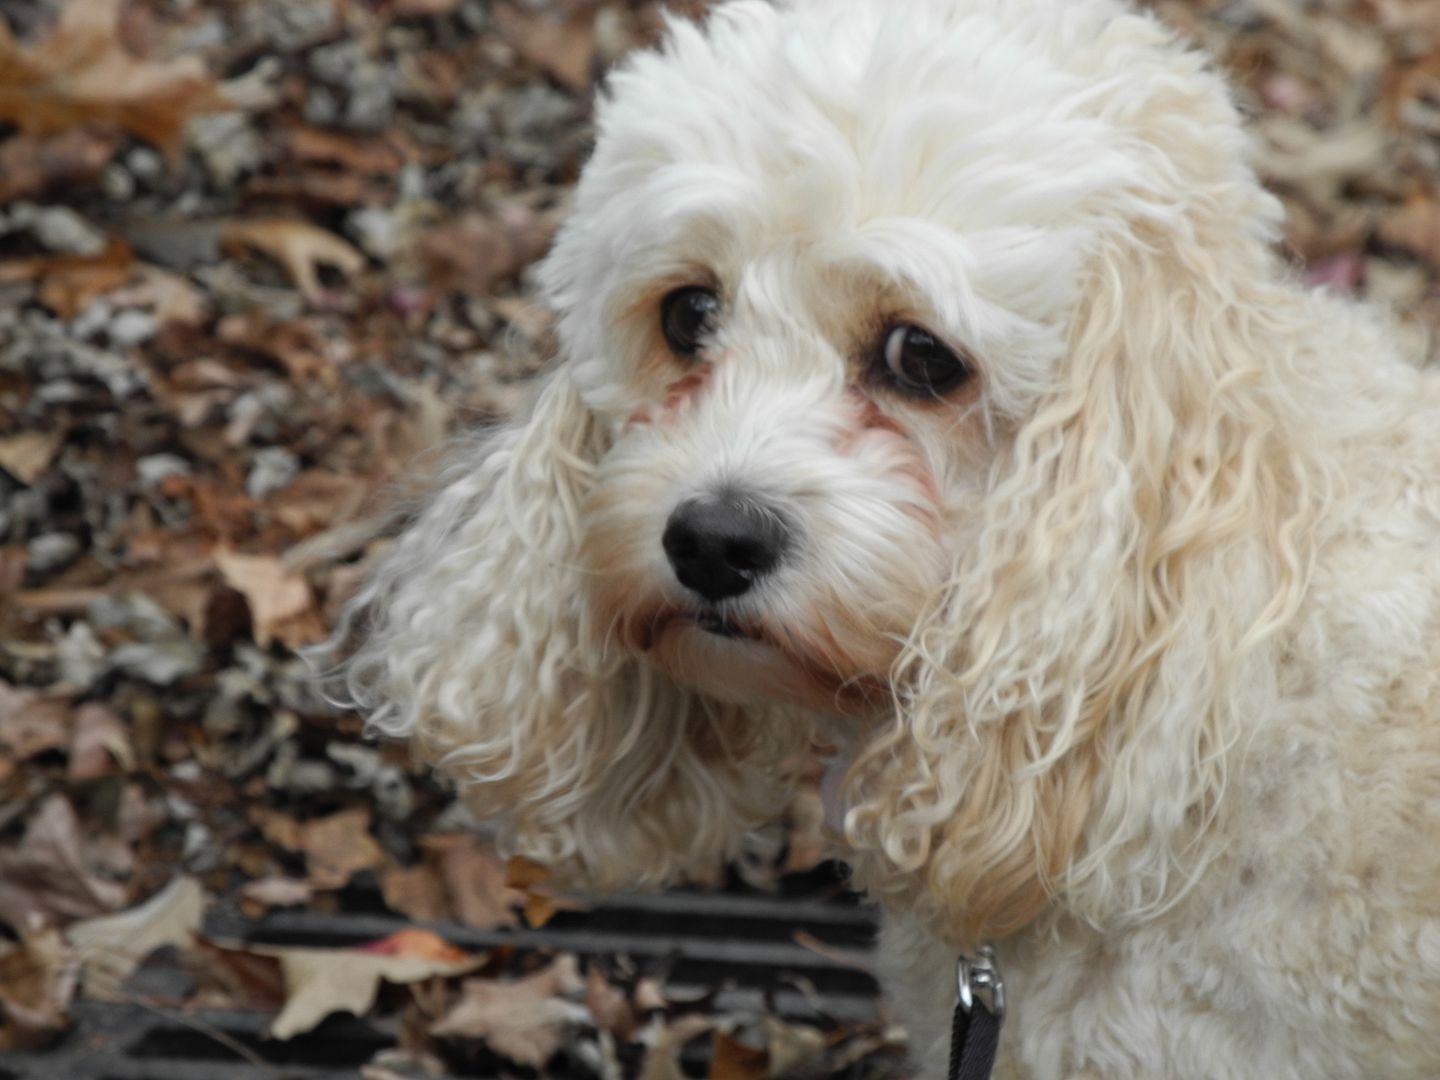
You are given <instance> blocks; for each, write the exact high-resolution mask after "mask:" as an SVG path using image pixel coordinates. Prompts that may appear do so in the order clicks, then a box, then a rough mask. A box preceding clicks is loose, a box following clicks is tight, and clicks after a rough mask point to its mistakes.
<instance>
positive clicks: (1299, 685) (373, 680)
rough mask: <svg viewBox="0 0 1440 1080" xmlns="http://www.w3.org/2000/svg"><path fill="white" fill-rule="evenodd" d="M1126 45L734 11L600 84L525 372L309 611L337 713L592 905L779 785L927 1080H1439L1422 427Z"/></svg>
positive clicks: (849, 13)
mask: <svg viewBox="0 0 1440 1080" xmlns="http://www.w3.org/2000/svg"><path fill="white" fill-rule="evenodd" d="M1280 219H1281V211H1280V208H1279V205H1278V203H1277V202H1276V200H1275V199H1274V198H1272V197H1271V196H1270V195H1268V194H1267V193H1266V192H1265V191H1264V190H1263V189H1262V188H1261V187H1260V185H1259V184H1258V183H1257V181H1256V177H1255V174H1254V173H1253V171H1252V170H1251V168H1250V166H1249V165H1248V164H1247V139H1246V136H1245V135H1244V133H1243V132H1242V130H1241V126H1240V123H1239V120H1238V117H1237V113H1236V109H1235V106H1234V104H1233V103H1232V101H1231V98H1230V95H1229V94H1228V92H1227V90H1226V87H1225V84H1224V82H1223V81H1222V79H1221V78H1220V77H1219V76H1218V75H1217V74H1215V73H1214V71H1213V70H1212V69H1211V68H1210V66H1209V65H1208V64H1207V62H1206V60H1205V59H1204V58H1202V57H1201V56H1199V55H1197V54H1196V53H1195V52H1193V51H1190V50H1189V49H1187V48H1185V47H1184V46H1183V45H1181V44H1180V43H1178V42H1177V40H1176V38H1175V35H1174V34H1173V33H1171V32H1169V31H1167V30H1166V29H1165V28H1164V27H1163V26H1162V25H1161V24H1160V23H1159V22H1158V21H1157V20H1156V19H1154V18H1153V17H1150V16H1148V15H1144V14H1139V13H1136V12H1135V11H1133V10H1131V9H1129V8H1128V7H1126V6H1125V5H1124V4H1123V3H1122V2H1121V0H792V2H789V3H780V4H777V5H771V4H769V3H764V2H760V0H735V2H733V3H728V4H724V5H722V6H720V7H719V8H718V9H716V10H714V11H713V12H712V14H711V15H710V16H709V17H708V20H707V21H706V22H705V23H704V25H703V26H693V25H688V24H677V25H675V26H673V27H672V28H671V29H670V31H669V34H668V38H667V40H666V42H665V44H664V45H663V47H661V48H660V49H659V50H658V51H655V52H650V53H645V54H641V55H637V56H634V57H632V58H630V59H629V60H628V61H627V62H625V63H624V64H623V66H621V67H620V69H619V70H617V71H616V72H614V73H613V74H612V75H611V76H610V78H609V83H608V90H607V92H606V93H605V95H604V97H603V100H602V101H601V103H600V106H599V111H598V138H597V141H596V146H595V151H594V156H593V159H592V160H591V161H590V163H589V165H588V166H587V168H586V169H585V171H584V175H583V177H582V178H581V180H580V184H579V187H578V189H577V191H576V194H575V206H574V213H573V216H572V217H571V218H570V219H569V222H568V224H567V225H566V226H565V227H564V229H563V231H562V232H561V234H560V236H559V238H558V240H557V241H556V243H555V246H554V250H553V251H552V252H551V254H550V255H549V256H548V258H547V259H546V261H545V263H544V264H543V270H542V273H541V281H542V283H543V291H544V297H545V301H546V303H547V304H548V305H550V307H551V308H553V310H554V312H555V313H556V315H557V333H558V339H559V350H560V359H559V362H558V364H557V365H556V366H555V368H554V370H553V372H552V373H551V374H550V375H549V376H548V377H547V378H545V379H544V380H543V382H542V384H541V385H540V386H539V388H538V391H537V395H536V398H535V400H534V403H533V405H532V406H531V407H530V408H529V409H528V411H527V413H526V414H525V415H524V416H523V417H522V418H520V419H518V420H515V421H513V422H511V423H509V424H506V425H504V426H502V427H500V428H499V429H498V430H495V431H493V432H491V433H489V434H488V435H487V436H486V437H484V438H483V439H482V440H480V441H478V442H476V443H475V444H474V445H473V446H472V447H470V448H469V449H467V450H466V452H464V453H462V454H461V455H460V456H459V457H458V459H457V460H456V461H455V463H454V464H453V465H452V467H451V468H450V469H449V470H448V472H447V473H446V474H445V476H444V477H443V479H442V482H441V484H440V486H439V488H438V490H437V492H436V494H435V495H434V496H433V498H432V499H431V501H430V502H429V503H428V504H427V505H426V506H425V508H424V509H423V511H422V512H420V513H419V514H418V516H417V517H416V519H415V520H414V522H413V524H412V525H411V527H410V528H409V530H408V531H407V532H406V533H405V534H404V535H403V536H402V537H401V538H400V540H399V541H398V543H397V544H396V546H395V548H394V550H393V552H392V553H391V554H390V555H389V556H388V558H387V559H386V561H384V563H383V565H382V566H381V568H380V569H379V571H378V573H377V575H376V576H375V577H374V578H373V580H372V581H371V582H370V583H369V584H368V585H367V586H366V587H365V588H364V589H363V591H362V592H361V594H360V595H359V596H358V597H357V599H356V601H355V602H354V604H353V606H352V609H351V611H350V617H349V621H348V626H347V628H348V630H349V631H350V632H352V633H355V632H358V633H359V634H360V635H361V636H362V637H363V641H362V642H361V644H360V645H359V647H358V652H357V653H356V654H355V656H354V658H353V659H352V660H351V662H350V664H349V666H348V668H347V669H346V672H345V676H346V679H347V682H348V688H349V693H350V694H351V695H352V698H353V700H355V701H356V702H357V703H358V704H359V705H360V706H361V707H362V708H363V709H364V710H365V711H366V713H367V714H368V717H369V720H370V723H371V725H372V727H373V728H374V729H377V730H379V731H381V732H385V733H388V734H392V735H401V736H407V737H410V738H412V739H414V740H415V742H416V744H417V745H418V746H419V748H420V750H421V751H422V752H423V754H424V755H425V757H426V758H427V759H429V760H431V761H433V762H435V763H436V764H437V765H438V767H439V768H440V769H441V770H442V771H443V772H444V773H446V774H448V775H450V776H452V777H454V778H455V779H456V780H458V782H459V783H460V784H461V785H463V787H464V790H465V792H466V795H467V798H468V799H469V801H470V802H471V804H472V805H473V806H474V807H475V808H476V809H477V810H478V812H479V813H480V814H481V815H483V816H484V817H485V818H488V819H493V820H495V821H496V822H497V823H498V824H499V827H500V828H501V829H502V830H503V835H504V836H505V838H506V841H507V843H508V844H509V845H510V846H511V847H512V848H513V849H514V850H517V851H520V852H523V853H525V854H527V855H529V856H532V857H534V858H536V859H539V860H541V861H543V862H545V863H547V864H549V865H551V866H552V867H554V868H555V869H556V871H557V872H558V873H559V874H561V875H562V876H563V877H564V878H566V879H568V880H571V881H574V882H578V883H580V884H583V885H584V886H587V887H590V888H595V889H615V888H622V887H624V888H629V887H635V886H655V885H659V884H661V883H664V882H667V881H672V880H675V879H677V878H680V877H683V876H684V875H686V874H687V873H690V872H693V871H695V870H696V869H697V868H700V867H705V866H709V865H711V864H713V862H714V861H715V860H716V859H718V858H721V857H724V856H726V855H727V854H731V853H733V852H735V850H736V848H737V845H738V843H739V841H740V839H741V837H742V835H743V834H744V833H745V832H746V830H747V829H749V828H751V827H753V826H754V825H756V824H757V823H759V822H764V821H766V820H767V819H769V818H773V816H774V815H775V814H776V813H777V811H778V808H780V807H781V806H782V805H783V804H784V803H785V801H786V799H787V797H788V795H789V793H790V788H791V782H792V781H791V776H792V772H793V769H794V766H795V762H796V761H797V759H799V758H801V757H803V755H804V753H805V752H806V751H807V748H809V747H811V746H813V745H815V744H816V742H817V741H825V742H828V743H830V744H831V745H833V746H834V747H835V748H836V749H837V755H838V759H839V760H840V761H842V762H844V764H845V766H846V768H845V771H844V777H843V782H842V783H841V784H840V786H839V795H840V799H841V803H840V805H841V808H842V815H843V826H842V830H841V831H842V832H843V843H844V852H845V858H846V859H847V860H848V861H849V862H850V864H851V865H852V866H853V868H854V872H855V876H856V879H857V881H858V882H859V883H860V885H861V886H863V887H864V888H865V889H866V890H868V891H869V893H870V894H871V895H872V896H873V897H875V898H876V899H877V900H879V901H880V902H881V904H882V905H883V906H884V909H885V917H886V925H885V929H884V930H883V932H882V940H881V946H882V948H881V952H882V966H883V971H884V981H885V983H886V988H887V992H888V994H889V997H890V999H891V1001H892V1003H893V1005H894V1007H895V1009H896V1012H897V1014H898V1015H899V1017H900V1018H901V1019H902V1020H903V1021H904V1023H905V1024H906V1025H907V1026H908V1028H909V1029H910V1031H911V1034H912V1039H913V1047H914V1052H915V1055H916V1058H917V1062H918V1064H919V1065H920V1066H921V1068H922V1069H923V1070H924V1072H925V1074H926V1075H930V1076H933V1075H936V1074H939V1073H941V1072H942V1071H943V1065H944V1058H945V1053H946V1041H947V1031H948V1024H949V1014H950V1011H951V1008H952V1006H953V1003H954V1000H955V990H954V967H953V965H954V958H955V956H956V955H957V953H958V952H959V951H961V950H966V949H970V948H972V947H973V946H974V945H975V944H976V943H978V942H980V941H982V940H992V941H993V942H994V943H995V946H996V949H997V952H998V956H999V961H1000V963H1001V965H1002V968H1003V971H1004V974H1005V976H1006V979H1007V982H1008V991H1009V993H1008V996H1009V1006H1010V1008H1009V1016H1008V1019H1007V1023H1006V1027H1005V1030H1004V1033H1003V1036H1002V1045H1001V1061H1000V1066H999V1075H1002V1076H1013V1077H1028V1078H1036V1080H1042V1078H1043V1080H1050V1078H1069V1080H1080V1078H1085V1080H1119V1078H1135V1080H1158V1078H1169V1077H1173V1078H1185V1080H1222V1078H1231V1077H1233V1078H1247V1080H1250V1078H1265V1080H1283V1078H1296V1080H1299V1078H1305V1080H1312V1078H1316V1077H1330V1078H1337V1080H1338V1078H1356V1080H1360V1078H1364V1080H1400V1078H1407V1077H1414V1078H1421V1077H1423V1078H1426V1080H1434V1078H1435V1077H1437V1076H1440V376H1437V375H1436V374H1433V373H1425V372H1423V371H1422V370H1421V369H1419V368H1418V367H1416V366H1413V365H1412V364H1410V363H1407V362H1406V361H1405V360H1404V359H1402V358H1401V355H1400V351H1399V349H1398V348H1397V346H1396V344H1395V341H1394V338H1393V335H1392V334H1391V332H1390V331H1389V329H1388V327H1387V324H1386V320H1385V318H1384V316H1383V315H1382V314H1380V313H1378V312H1376V311H1374V310H1371V309H1369V308H1366V307H1365V306H1363V305H1358V304H1355V303H1351V302H1348V301H1345V300H1342V299H1337V298H1334V297H1331V296H1327V295H1323V294H1317V293H1314V292H1309V291H1306V290H1305V289H1303V288H1302V287H1300V286H1299V285H1298V284H1297V283H1296V282H1295V280H1294V275H1293V274H1292V273H1291V272H1290V270H1289V269H1288V268H1287V267H1286V266H1285V265H1283V263H1282V262H1281V261H1280V260H1279V259H1278V258H1277V256H1276V254H1275V242H1276V240H1277V238H1278V236H1279V232H1280V224H1281V221H1280Z"/></svg>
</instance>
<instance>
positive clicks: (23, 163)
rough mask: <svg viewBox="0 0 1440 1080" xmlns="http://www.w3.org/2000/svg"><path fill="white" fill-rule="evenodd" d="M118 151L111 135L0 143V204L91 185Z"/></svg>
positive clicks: (69, 133) (90, 133)
mask: <svg viewBox="0 0 1440 1080" xmlns="http://www.w3.org/2000/svg"><path fill="white" fill-rule="evenodd" d="M119 147H120V136H119V135H118V134H117V133H112V132H103V133H102V132H95V131H79V130H76V131H66V132H62V133H61V134H58V135H48V136H45V137H43V138H36V137H34V136H29V135H14V136H11V137H10V138H8V139H5V140H4V141H3V142H0V203H4V202H9V201H10V200H12V199H18V198H21V197H23V196H26V195H36V194H44V193H46V192H49V191H51V190H60V189H66V188H76V187H82V186H84V185H86V184H90V183H93V182H94V181H95V180H96V179H97V178H98V177H99V176H100V174H101V172H103V171H104V169H105V166H106V165H108V164H109V163H110V159H111V158H113V157H114V156H115V151H116V150H117V149H119Z"/></svg>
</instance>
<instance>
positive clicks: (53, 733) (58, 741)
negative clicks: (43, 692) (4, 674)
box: [0, 680, 70, 761]
mask: <svg viewBox="0 0 1440 1080" xmlns="http://www.w3.org/2000/svg"><path fill="white" fill-rule="evenodd" d="M69 741H70V706H69V705H68V704H66V703H65V702H63V701H54V700H49V699H46V698H42V697H40V696H39V695H37V694H35V693H34V692H33V691H29V690H17V689H15V688H14V687H12V686H11V685H10V684H9V683H7V682H5V681H4V680H0V749H4V750H6V751H7V752H8V753H9V754H11V755H12V756H13V757H15V758H16V759H18V760H20V761H28V760H29V759H30V758H33V757H35V756H36V755H38V754H43V753H45V752H46V751H49V750H58V749H60V748H61V747H63V746H65V745H67V744H68V743H69Z"/></svg>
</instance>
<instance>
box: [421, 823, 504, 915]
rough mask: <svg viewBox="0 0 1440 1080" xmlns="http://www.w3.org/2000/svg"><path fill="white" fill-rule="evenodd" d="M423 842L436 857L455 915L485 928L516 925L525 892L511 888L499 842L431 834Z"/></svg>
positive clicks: (468, 836) (433, 856) (458, 835)
mask: <svg viewBox="0 0 1440 1080" xmlns="http://www.w3.org/2000/svg"><path fill="white" fill-rule="evenodd" d="M420 843H421V845H422V846H423V847H424V848H425V850H426V851H427V852H428V853H429V854H430V855H431V857H432V858H433V859H434V860H435V863H436V865H437V867H438V868H439V871H440V876H441V878H442V879H443V880H444V883H445V892H446V894H447V895H448V897H449V899H450V907H451V908H452V909H453V910H454V912H455V917H456V918H458V919H459V920H460V921H461V922H464V923H466V924H468V925H470V926H475V927H479V928H480V929H482V930H489V929H493V928H494V927H497V926H514V925H515V923H516V917H515V908H516V907H518V906H519V905H520V904H521V903H523V902H524V893H522V892H520V891H519V890H517V889H514V888H511V887H510V885H509V884H508V882H507V880H506V868H505V864H504V863H503V862H502V861H501V859H500V856H499V854H497V853H496V851H495V845H494V844H493V843H492V842H491V841H489V840H482V839H480V838H478V837H475V836H472V835H469V834H446V835H440V836H427V837H424V838H423V839H422V840H421V841H420Z"/></svg>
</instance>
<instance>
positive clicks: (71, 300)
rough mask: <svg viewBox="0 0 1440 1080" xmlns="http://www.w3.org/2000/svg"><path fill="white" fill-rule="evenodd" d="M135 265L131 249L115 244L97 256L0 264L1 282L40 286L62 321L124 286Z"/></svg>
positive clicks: (46, 257) (43, 300) (42, 257)
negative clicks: (37, 284)
mask: <svg viewBox="0 0 1440 1080" xmlns="http://www.w3.org/2000/svg"><path fill="white" fill-rule="evenodd" d="M134 263H135V256H134V253H133V252H132V251H131V250H130V248H129V246H128V245H126V244H125V243H124V242H123V241H120V240H112V241H111V242H110V243H109V245H108V246H107V247H106V248H105V250H104V251H101V252H99V253H98V254H95V255H40V256H35V257H33V258H27V259H7V260H5V261H3V262H0V282H7V281H35V282H38V283H39V294H40V302H41V303H42V304H44V305H45V306H46V307H47V308H49V309H50V310H51V311H53V312H54V313H55V314H56V315H59V316H60V317H61V318H65V319H73V318H74V317H75V316H76V315H78V314H80V312H81V311H83V310H84V309H85V307H86V305H88V304H89V303H90V301H91V300H93V299H95V298H96V297H97V296H103V295H104V294H105V293H108V292H111V291H112V290H114V289H118V288H119V287H120V286H121V285H124V284H125V282H126V281H127V280H128V279H129V277H130V270H131V267H132V266H133V265H134Z"/></svg>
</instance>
